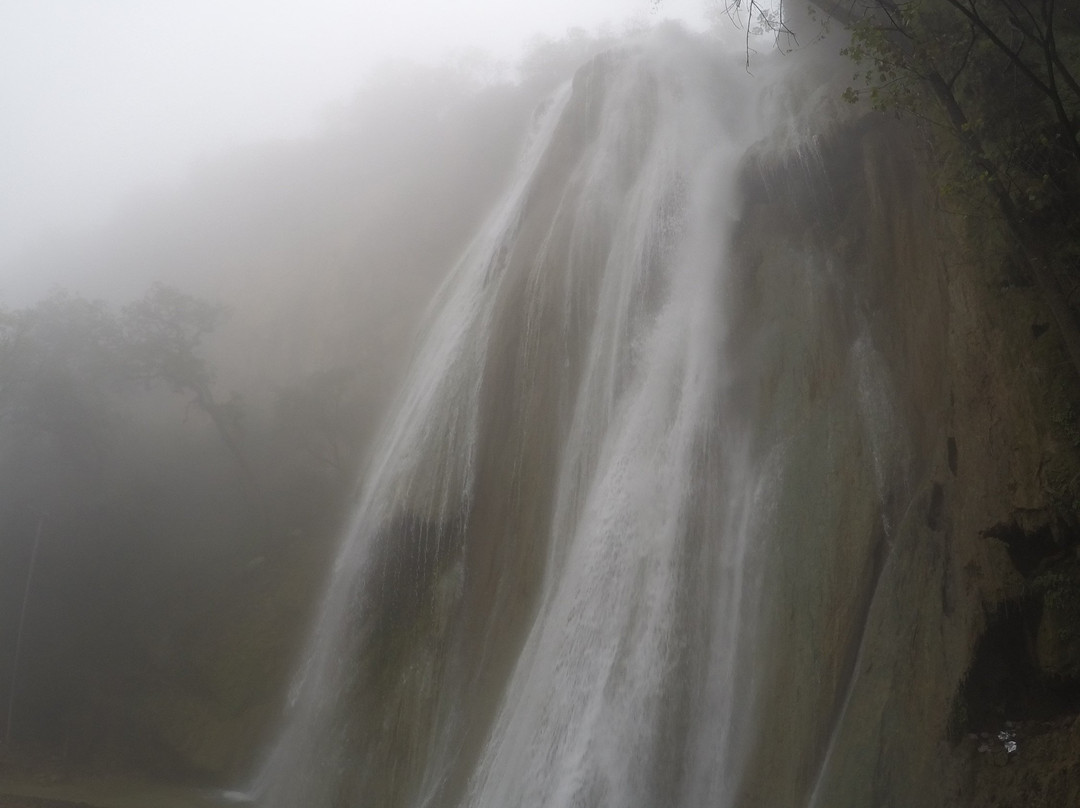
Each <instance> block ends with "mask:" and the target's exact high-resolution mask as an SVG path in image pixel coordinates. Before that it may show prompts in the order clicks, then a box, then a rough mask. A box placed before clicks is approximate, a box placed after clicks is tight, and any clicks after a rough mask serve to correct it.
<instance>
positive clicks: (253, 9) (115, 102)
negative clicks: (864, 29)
mask: <svg viewBox="0 0 1080 808" xmlns="http://www.w3.org/2000/svg"><path fill="white" fill-rule="evenodd" d="M705 5H706V3H705V2H704V0H665V2H664V3H663V4H661V5H660V6H659V8H657V4H655V3H654V2H653V0H588V2H580V1H575V0H555V1H554V2H550V3H544V4H524V5H521V4H504V3H496V2H492V0H463V1H461V2H453V3H451V2H445V0H413V2H408V3H404V2H388V0H371V1H370V2H364V3H353V2H347V0H318V2H310V3H304V4H299V3H289V2H280V0H279V1H277V2H256V1H255V0H234V1H233V2H229V3H214V2H210V1H209V0H194V1H193V2H185V3H164V2H153V3H146V2H139V1H138V0H111V1H110V2H105V0H79V1H77V0H42V1H41V2H17V1H16V0H9V1H8V2H5V3H2V4H0V108H2V109H3V125H2V126H0V297H2V299H3V300H6V301H8V302H9V303H10V302H12V301H27V300H30V299H33V298H35V297H38V296H40V295H41V294H42V293H43V292H44V291H46V290H47V289H48V287H49V285H50V284H51V283H53V282H54V281H57V280H59V281H65V282H66V281H67V280H68V279H67V278H49V277H42V276H41V274H40V273H39V272H36V271H34V272H30V271H17V266H18V264H19V263H20V259H21V258H23V257H25V256H26V255H28V254H30V255H34V254H35V253H37V252H39V251H40V250H41V249H42V247H43V245H44V246H48V245H52V244H55V243H56V241H57V240H59V239H61V238H70V237H71V236H72V235H73V234H85V233H86V232H91V231H93V230H94V229H96V228H100V227H101V226H103V225H106V224H107V223H109V222H110V221H112V220H113V219H114V218H115V217H116V216H117V212H118V210H120V209H122V207H123V205H124V204H125V200H131V199H132V197H133V195H135V194H147V193H161V192H165V191H167V190H168V189H176V188H181V187H183V186H184V184H185V183H186V182H187V181H188V178H189V175H190V172H191V167H192V165H193V164H194V163H196V162H197V161H199V160H207V159H214V157H213V156H214V155H220V154H222V153H224V152H227V151H230V150H231V152H232V153H233V154H235V153H236V152H237V150H238V149H239V148H240V147H242V146H248V145H250V144H255V143H259V142H264V141H267V140H274V139H295V138H297V137H304V136H312V135H313V134H315V133H317V132H319V131H320V130H321V128H322V127H323V125H324V123H325V121H326V119H327V117H332V116H333V114H334V109H335V108H339V107H341V106H342V105H347V104H348V103H349V100H350V98H351V96H352V95H353V94H354V93H355V92H356V89H357V88H358V87H359V86H361V85H362V84H363V83H364V82H365V81H367V80H369V79H370V77H371V76H372V74H373V73H375V72H376V71H377V68H378V66H379V65H381V64H384V63H385V62H386V61H387V60H396V61H401V60H409V61H413V62H419V63H423V64H428V65H440V64H444V63H446V62H447V61H450V62H461V61H468V60H470V59H471V60H472V62H473V64H474V65H479V64H481V63H482V64H484V65H486V66H487V68H486V69H488V70H489V71H491V70H494V69H497V68H500V67H501V68H505V67H506V66H511V67H512V65H513V64H514V62H515V60H516V59H517V58H519V57H520V55H521V53H522V49H523V46H524V45H525V44H526V43H527V42H529V41H530V40H532V39H534V38H535V37H537V36H546V37H558V36H560V35H562V34H563V33H565V31H566V30H567V29H568V28H570V27H575V26H580V27H584V28H586V29H589V30H593V31H595V30H596V29H597V28H598V27H600V26H604V25H606V26H608V28H609V29H611V30H615V29H618V28H619V27H620V26H622V25H623V24H624V23H625V21H627V20H633V19H636V20H638V21H639V22H640V21H655V20H658V19H660V18H661V17H676V18H681V19H684V20H687V21H690V22H691V23H692V24H695V25H701V24H702V20H703V11H704V8H705ZM480 53H483V54H485V55H484V56H483V57H482V59H481V58H480V57H478V56H477V54H480ZM126 204H128V205H129V206H131V205H136V206H137V205H138V204H140V202H138V201H136V202H134V203H133V202H130V201H128V202H127V203H126Z"/></svg>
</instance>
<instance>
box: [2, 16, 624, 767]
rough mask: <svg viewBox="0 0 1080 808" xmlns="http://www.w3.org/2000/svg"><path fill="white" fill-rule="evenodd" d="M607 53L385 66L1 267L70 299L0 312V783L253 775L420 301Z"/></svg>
mask: <svg viewBox="0 0 1080 808" xmlns="http://www.w3.org/2000/svg"><path fill="white" fill-rule="evenodd" d="M605 44H610V42H607V43H605V41H604V40H603V39H597V38H596V37H593V36H591V35H586V34H585V33H584V32H581V31H578V32H576V33H573V34H571V35H570V36H568V37H567V38H565V39H563V40H560V41H552V40H548V41H542V42H538V43H537V44H536V46H535V47H534V49H533V50H532V51H531V52H530V53H528V54H527V55H526V56H525V57H524V59H523V60H522V62H521V64H520V66H519V67H518V68H517V70H516V71H514V73H513V74H511V73H510V71H506V70H501V71H496V70H495V69H494V68H493V67H492V65H491V64H490V62H489V61H488V60H486V59H485V58H484V57H483V56H480V55H477V56H475V57H473V58H462V59H460V60H458V63H456V64H451V65H445V66H442V67H438V68H432V67H420V66H415V65H410V64H406V63H397V64H392V65H388V66H387V67H385V68H384V69H382V70H381V71H379V72H377V74H376V75H375V76H374V77H373V78H371V79H369V80H368V82H367V84H366V85H365V86H364V87H363V88H362V89H361V90H360V91H359V92H358V93H357V94H356V96H355V97H354V98H353V99H352V100H351V101H350V102H349V103H348V104H343V105H340V106H339V107H337V108H336V109H334V110H333V112H332V114H328V116H327V123H326V125H325V127H324V129H323V131H322V132H320V133H319V134H318V135H315V136H312V137H310V138H307V139H303V140H291V141H280V142H266V143H263V144H260V145H256V146H252V147H243V148H236V149H234V150H233V151H229V152H227V153H224V154H221V155H220V156H217V157H212V158H206V159H205V160H204V161H203V162H201V163H200V164H199V165H198V166H197V167H196V168H194V169H193V170H192V171H191V172H190V176H189V179H188V180H187V181H186V182H185V183H184V184H183V185H182V187H180V188H178V189H167V190H162V191H155V190H153V189H150V190H147V191H144V192H143V193H142V194H141V196H139V197H138V198H136V199H134V200H132V201H131V202H130V203H129V204H127V205H126V206H125V207H124V208H122V212H121V214H120V215H118V216H117V218H116V219H115V220H114V221H112V222H111V223H110V224H109V226H108V228H106V229H105V230H104V232H96V233H93V234H90V235H82V236H77V237H67V238H63V237H61V238H58V239H57V240H55V241H54V242H52V243H51V244H49V245H47V246H44V247H41V248H39V249H37V250H35V251H31V252H29V253H28V254H26V255H24V256H23V257H22V258H21V259H20V261H19V262H18V263H16V264H15V265H14V266H13V267H11V271H12V272H13V273H34V274H36V275H37V276H39V277H53V278H59V279H63V285H57V286H56V287H55V288H54V290H53V291H52V292H51V293H50V294H48V295H47V296H46V297H45V298H43V299H41V300H38V301H36V302H32V303H29V304H23V305H11V304H9V305H7V306H5V307H4V308H3V309H2V310H0V480H2V482H0V532H2V534H3V537H4V539H3V541H2V542H0V578H2V580H0V598H2V603H0V648H2V649H3V652H2V653H0V696H2V697H3V706H4V708H5V711H4V712H5V722H4V739H3V740H4V744H3V750H4V761H5V765H7V766H12V767H16V768H17V767H18V766H19V765H30V763H31V762H32V761H41V760H46V759H59V760H62V763H63V766H64V767H71V768H75V769H79V768H83V769H89V768H92V769H94V770H96V771H100V770H102V769H103V768H104V769H109V768H125V767H126V768H132V767H133V768H138V769H143V770H147V771H152V772H156V773H160V774H166V775H170V776H182V775H192V774H203V775H205V774H207V773H209V774H211V775H215V774H216V775H222V774H224V773H226V772H230V773H234V772H235V771H236V770H237V768H238V767H241V766H242V765H244V764H247V763H249V762H250V760H249V756H250V755H251V754H253V753H254V750H255V749H257V748H258V743H257V741H258V734H259V733H260V732H262V731H264V730H265V729H266V726H267V722H268V721H269V720H270V719H271V717H272V716H273V715H274V714H275V711H276V710H277V709H278V707H279V704H278V702H279V700H280V699H281V697H282V693H283V688H284V684H285V681H286V679H287V675H288V673H289V672H290V670H291V668H290V666H291V665H292V664H293V660H292V657H293V656H294V655H295V653H296V643H297V642H298V640H299V638H300V636H301V634H302V632H303V630H304V629H305V627H306V625H307V622H308V620H309V619H310V612H311V609H312V608H313V604H314V602H315V601H316V600H317V591H318V588H319V586H320V585H321V582H322V579H323V577H324V575H325V570H326V566H327V564H328V563H329V558H330V551H331V548H332V547H333V545H334V542H335V540H336V539H337V536H338V534H339V532H340V530H341V528H342V522H343V519H344V516H345V513H346V510H347V507H348V503H349V502H350V501H351V498H352V497H353V496H354V494H355V490H356V485H357V474H358V470H359V468H360V467H361V466H362V463H363V460H364V457H365V451H366V450H367V449H368V447H369V444H370V441H371V439H372V435H373V433H374V431H375V429H376V427H377V425H378V423H379V421H380V420H381V419H382V418H383V417H384V415H385V413H386V411H387V409H388V408H389V407H391V402H392V401H393V397H394V392H395V390H396V387H397V385H398V383H399V381H400V377H401V374H402V372H403V370H404V368H405V367H406V364H407V362H408V361H409V359H410V357H411V355H412V352H413V350H414V342H415V339H416V336H417V330H418V328H419V325H420V323H421V320H422V315H423V313H424V311H425V308H426V307H427V306H428V304H429V301H430V300H431V298H432V295H433V294H434V292H435V290H436V288H437V287H438V285H439V283H440V282H441V281H442V280H443V278H444V276H445V274H446V272H447V271H448V270H449V269H450V268H451V266H452V265H453V257H454V256H455V255H457V254H459V253H460V252H461V251H462V250H463V249H464V248H465V247H466V245H467V242H468V239H469V238H470V237H471V234H472V231H473V229H474V228H475V227H476V225H477V223H478V222H479V221H480V220H481V218H482V217H483V216H484V215H485V214H486V212H487V210H488V208H489V207H490V205H491V204H492V202H493V199H494V195H495V194H496V192H497V191H498V190H499V188H500V187H501V183H502V182H503V181H504V179H505V175H506V173H507V171H508V170H509V169H510V167H511V166H512V165H513V163H514V161H515V159H516V158H517V157H518V154H519V144H520V142H521V141H522V138H523V137H525V136H527V133H528V131H529V128H530V127H531V126H533V125H534V123H535V120H534V116H535V114H536V108H537V106H538V104H539V103H540V102H541V101H542V100H543V98H544V97H545V96H546V95H547V94H548V93H550V92H551V90H552V89H553V87H554V86H555V85H556V84H557V83H558V82H560V81H563V80H564V79H565V78H566V76H567V75H568V74H569V72H570V71H571V70H572V69H573V68H574V67H576V66H577V65H578V64H580V63H581V62H582V61H583V60H584V59H585V58H586V57H587V56H588V55H589V54H590V53H594V52H597V51H598V50H600V49H602V48H603V47H604V46H605Z"/></svg>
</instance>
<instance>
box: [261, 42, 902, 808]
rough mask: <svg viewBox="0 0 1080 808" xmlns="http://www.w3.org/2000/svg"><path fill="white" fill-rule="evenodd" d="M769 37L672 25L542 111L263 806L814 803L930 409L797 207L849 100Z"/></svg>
mask: <svg viewBox="0 0 1080 808" xmlns="http://www.w3.org/2000/svg"><path fill="white" fill-rule="evenodd" d="M743 59H744V54H742V53H736V54H733V55H730V54H728V55H725V54H723V53H717V49H716V47H715V45H713V44H710V43H709V42H707V41H703V40H700V39H698V38H695V37H692V36H689V35H687V34H685V33H681V32H679V31H677V30H670V29H661V30H659V31H656V32H654V33H652V34H650V35H649V36H648V37H645V38H644V39H643V40H641V41H637V42H634V43H631V44H628V45H626V46H625V47H622V48H619V49H616V50H613V51H611V52H608V53H606V54H604V55H602V56H601V57H599V58H597V59H595V60H593V61H592V62H590V63H589V64H588V65H586V66H585V67H584V68H582V69H581V70H580V71H579V72H578V73H577V74H576V76H575V77H574V79H573V81H572V83H569V84H568V85H567V86H565V87H563V88H562V89H561V90H559V92H558V93H557V94H556V95H555V96H553V97H552V98H551V99H550V101H549V102H548V103H547V104H546V106H545V107H544V108H543V109H542V110H541V111H539V112H538V113H537V116H536V120H535V125H534V127H533V131H532V132H531V133H530V141H529V143H528V145H527V148H526V149H525V150H524V151H523V156H522V158H521V160H520V163H519V166H518V168H517V170H516V173H515V175H514V177H513V178H512V181H511V182H510V183H509V187H508V190H507V191H506V193H505V195H504V196H503V198H502V200H501V202H500V203H499V204H498V206H497V207H496V209H495V210H494V211H493V212H492V213H491V216H490V218H489V220H488V222H487V224H486V225H485V227H484V228H483V229H482V231H481V232H480V233H478V234H477V236H476V237H475V239H474V241H473V243H472V244H471V246H470V247H469V248H468V250H467V251H466V253H465V254H464V255H463V257H462V258H461V259H460V260H459V262H458V263H457V265H456V267H455V268H454V270H453V271H452V272H451V273H450V275H449V276H448V279H447V280H446V282H445V285H444V286H443V288H442V290H441V291H440V293H439V296H438V300H437V301H436V304H435V305H434V308H433V310H432V312H431V319H430V324H429V326H428V328H427V332H426V333H425V335H424V337H423V343H422V348H421V349H420V351H419V353H418V355H417V357H416V359H415V363H414V366H413V369H412V371H411V374H410V376H409V378H408V380H407V382H406V384H405V386H404V389H403V391H402V393H401V395H400V397H399V399H398V401H397V404H396V405H395V407H394V412H393V415H392V417H391V418H390V419H389V421H388V423H387V424H386V426H385V428H384V430H383V433H382V437H381V443H380V444H379V447H378V449H377V451H376V452H375V455H374V458H373V460H372V462H371V464H370V467H369V468H368V470H367V472H366V473H365V475H364V479H363V486H362V491H361V493H360V494H359V496H358V504H357V506H356V510H355V512H354V514H353V516H352V519H351V524H350V526H349V528H348V531H347V533H346V535H345V537H344V539H343V542H342V545H341V549H340V552H339V555H338V557H337V560H336V563H335V565H334V568H333V573H332V577H331V579H330V581H329V584H328V588H327V591H326V593H325V596H324V601H323V603H322V607H321V611H320V614H319V617H318V620H317V623H316V625H315V627H314V630H313V634H312V637H311V640H310V642H309V645H308V647H307V650H306V653H305V656H304V660H303V663H302V665H301V667H300V670H299V672H298V674H297V676H296V680H295V683H294V686H293V689H292V691H291V693H290V696H289V705H288V708H287V710H286V715H285V718H284V719H283V727H282V729H281V732H280V735H279V737H278V738H277V739H276V741H275V743H274V746H273V748H272V750H271V751H270V753H269V754H268V756H267V758H266V761H265V763H264V765H263V768H262V771H261V773H260V774H259V776H258V778H257V783H256V786H255V787H254V788H255V791H256V792H257V795H258V796H257V799H258V801H259V802H260V804H262V805H266V806H275V807H276V806H281V807H282V808H297V807H298V806H303V807H304V808H324V807H325V808H329V806H367V805H371V806H414V807H415V808H421V807H423V806H452V805H460V806H475V807H476V808H482V807H483V808H505V807H506V806H560V807H564V806H565V807H566V808H569V807H570V806H582V808H585V807H586V806H619V807H620V808H632V807H633V806H658V805H680V806H703V805H710V806H734V805H737V804H747V805H796V804H800V802H803V801H805V800H806V799H808V798H809V796H810V795H811V792H812V791H814V790H815V788H816V785H815V784H819V783H820V781H821V778H822V772H823V771H824V768H825V767H826V766H827V765H828V761H827V760H826V758H829V759H831V757H832V756H831V755H827V754H826V749H827V748H828V746H829V744H830V743H831V738H833V737H834V736H835V734H836V732H837V726H838V724H839V723H841V722H842V721H843V720H844V719H843V716H842V715H840V713H842V712H846V710H847V706H848V704H849V702H850V698H849V696H850V690H851V686H852V681H853V679H852V677H853V675H854V674H853V673H852V669H853V666H854V662H853V660H855V659H856V658H857V657H856V656H855V655H854V653H855V652H853V651H852V650H851V649H852V648H853V647H854V648H858V646H859V644H860V643H861V639H860V637H861V632H862V627H863V626H865V623H866V619H867V618H866V614H867V609H868V608H869V606H868V605H867V604H868V603H869V602H870V601H871V600H872V598H873V594H874V593H873V590H874V586H875V581H876V580H877V576H879V575H880V573H881V569H882V568H883V565H884V564H886V563H887V558H888V546H889V541H890V538H891V535H892V534H891V533H890V530H891V527H890V525H891V522H890V520H889V518H887V517H888V513H889V512H890V511H889V508H890V507H891V506H890V505H889V503H890V502H891V501H892V499H895V498H896V497H897V496H900V494H898V493H897V492H898V491H899V489H900V488H901V487H902V485H903V479H902V478H903V474H902V473H901V472H899V471H897V470H896V469H897V468H899V466H900V465H901V464H902V458H903V440H902V438H901V437H898V435H899V434H900V433H901V432H902V430H901V429H900V428H899V427H898V420H897V419H898V418H899V417H900V416H899V415H898V414H897V413H895V412H893V411H892V408H891V404H890V402H891V400H892V398H891V393H890V387H889V385H890V381H889V374H888V371H887V370H886V369H885V366H884V363H882V362H881V361H880V360H879V358H878V355H877V353H876V348H875V345H874V333H873V329H874V324H873V321H872V318H869V317H867V316H866V314H867V309H866V305H865V301H864V300H863V298H862V297H860V294H861V293H860V292H859V290H858V288H857V287H854V286H852V285H851V284H849V283H848V281H847V280H846V270H845V269H844V268H843V267H842V266H840V265H839V264H838V263H837V262H836V261H834V260H833V258H831V257H830V256H829V255H827V254H825V252H823V251H822V250H818V251H817V252H815V251H814V250H812V249H809V248H808V249H807V250H806V251H802V252H800V251H799V249H798V248H796V247H791V246H789V243H788V240H787V239H788V238H789V237H790V238H795V237H796V236H797V233H795V232H794V230H795V229H796V228H795V227H794V225H791V224H790V222H789V221H788V220H785V219H784V218H783V216H782V215H781V214H782V212H783V210H784V209H783V206H782V205H780V203H778V202H776V199H777V198H781V197H784V196H785V194H786V195H788V196H792V195H794V196H797V195H798V193H800V191H799V188H800V187H801V186H800V185H799V182H795V183H794V185H784V183H785V182H788V181H787V180H783V179H776V178H775V177H776V176H779V175H778V174H777V172H779V171H780V168H782V167H783V166H784V165H785V161H787V164H790V165H793V166H795V168H794V169H793V170H791V171H788V172H787V175H794V176H795V177H796V179H797V180H799V178H801V180H800V181H805V183H807V184H808V186H813V187H814V188H815V189H816V190H815V191H814V192H815V193H820V194H822V195H824V196H825V197H827V196H828V193H829V191H828V188H825V190H821V189H820V187H819V186H820V183H819V182H818V180H815V179H814V177H813V175H815V172H820V170H821V169H820V166H822V165H824V163H825V162H827V159H826V158H827V155H824V154H823V153H822V151H821V150H820V148H819V146H818V140H817V138H818V135H819V133H820V131H822V130H821V129H814V127H813V126H811V125H810V123H813V122H814V121H816V122H817V124H818V125H819V126H820V127H823V128H825V129H827V128H828V127H829V126H832V125H834V124H835V121H834V120H832V119H830V117H829V115H828V114H823V113H822V109H828V108H829V103H830V102H829V101H828V99H830V98H833V97H834V95H833V91H834V90H835V88H831V89H829V90H822V89H821V87H820V86H819V84H818V83H816V82H818V79H817V78H815V76H816V75H817V74H816V73H815V72H814V71H815V70H816V68H814V69H810V68H809V67H807V65H808V64H809V63H808V62H807V60H806V58H803V59H802V60H801V61H800V59H799V57H798V56H792V57H789V58H788V59H787V61H786V62H784V60H783V58H781V57H779V56H776V55H773V56H771V57H770V56H762V57H761V58H760V60H759V62H758V64H757V66H756V72H757V73H759V74H765V73H770V72H777V73H780V74H786V75H787V76H788V78H786V79H784V81H786V82H787V83H786V84H782V85H781V84H778V83H777V82H778V81H779V79H777V80H766V79H765V78H764V77H763V76H762V75H758V76H749V75H747V73H746V71H745V69H744V68H743ZM774 63H777V64H774ZM806 110H810V111H806ZM837 115H839V113H837ZM814 116H816V117H814ZM834 117H836V116H834ZM755 165H756V166H758V167H759V168H757V169H755V168H753V167H752V166H755ZM748 166H751V167H750V168H748ZM778 167H780V168H778ZM770 172H772V173H770ZM787 175H784V176H787ZM748 177H750V180H748V179H747V178H748ZM777 183H779V185H777ZM781 186H782V187H781ZM762 189H764V190H762ZM754 193H758V194H759V196H760V198H759V199H758V204H759V205H765V208H764V209H765V210H767V211H768V210H774V211H777V212H776V213H775V218H774V219H772V221H771V223H770V222H769V221H768V216H767V217H766V219H767V221H766V223H765V225H764V228H765V231H764V232H757V231H761V230H762V224H761V221H760V217H758V218H757V219H755V218H754V216H753V215H751V214H750V213H748V212H747V211H748V205H749V204H750V203H751V202H753V201H754V200H753V199H752V197H753V194H754ZM762 195H763V196H762ZM762 200H764V201H762ZM769 205H772V206H773V207H772V208H769ZM778 205H779V207H778ZM830 205H833V203H832V202H830V201H829V199H824V202H823V204H822V210H823V211H825V213H826V214H828V213H829V211H832V210H833V208H832V207H830ZM833 207H835V205H833ZM803 214H806V211H805V210H802V212H801V213H800V214H799V215H803ZM807 215H809V214H807ZM868 215H869V214H868ZM789 218H790V217H789ZM755 222H757V224H755ZM770 224H771V226H774V227H775V228H776V232H775V233H773V234H770V233H769V232H768V229H767V228H768V227H769V226H770ZM755 228H757V231H755ZM840 500H843V504H838V503H839V501H840ZM841 508H843V512H842V513H841V512H840V509H841ZM834 511H835V512H834ZM836 531H846V533H850V534H851V535H854V536H859V537H863V538H860V539H859V540H858V541H855V542H847V544H837V545H836V546H833V545H831V544H829V541H830V538H829V537H830V536H832V534H833V532H836ZM823 548H824V549H823ZM829 548H831V549H829ZM804 571H806V572H807V573H808V574H810V575H813V576H817V577H816V578H814V580H813V582H812V583H806V580H808V579H804V578H803V577H801V576H802V573H803V572H804ZM848 573H850V575H849V576H848V577H845V576H846V575H848ZM798 604H814V605H812V606H807V607H806V608H803V607H801V606H799V605H798ZM822 604H824V605H822ZM830 604H831V605H830ZM837 604H839V605H837ZM844 604H855V605H852V606H850V608H849V607H848V606H845V605H844ZM834 607H835V608H834ZM822 615H827V616H828V617H827V621H823V619H822ZM823 622H828V625H827V626H823V625H822V623H823ZM834 635H835V639H833V640H829V639H827V638H828V637H833V636H834ZM823 637H825V638H826V639H821V638H823ZM830 643H831V644H830ZM781 649H782V650H781ZM770 772H771V773H772V774H769V773H770ZM773 777H775V778H776V781H777V782H776V783H773V782H771V778H773ZM815 793H816V792H815ZM755 794H756V795H759V798H758V799H757V801H754V799H753V798H752V795H755ZM747 795H751V798H750V799H751V801H749V802H747V801H745V800H746V799H747ZM760 795H766V796H764V797H761V796H760ZM819 797H820V795H817V796H815V798H819ZM822 804H825V803H822Z"/></svg>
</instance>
